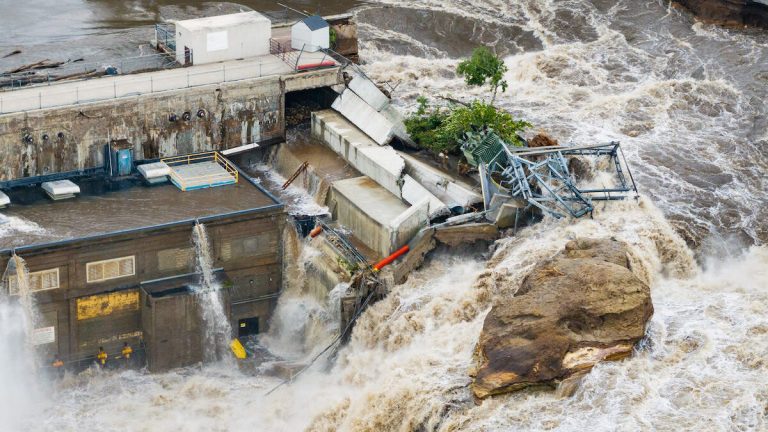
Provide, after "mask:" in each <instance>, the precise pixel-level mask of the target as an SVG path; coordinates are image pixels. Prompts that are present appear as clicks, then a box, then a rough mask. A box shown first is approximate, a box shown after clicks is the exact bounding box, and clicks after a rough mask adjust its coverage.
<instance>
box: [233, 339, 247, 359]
mask: <svg viewBox="0 0 768 432" xmlns="http://www.w3.org/2000/svg"><path fill="white" fill-rule="evenodd" d="M229 347H230V348H232V353H233V354H234V355H235V357H237V358H239V359H241V360H242V359H244V358H246V357H248V353H246V352H245V347H244V346H243V344H241V343H240V340H239V339H232V342H231V343H230V344H229Z"/></svg>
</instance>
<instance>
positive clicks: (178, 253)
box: [157, 248, 192, 271]
mask: <svg viewBox="0 0 768 432" xmlns="http://www.w3.org/2000/svg"><path fill="white" fill-rule="evenodd" d="M191 265H192V249H191V248H175V249H165V250H161V251H160V252H158V253H157V269H158V270H160V271H166V270H182V269H188V268H189V267H190V266H191Z"/></svg>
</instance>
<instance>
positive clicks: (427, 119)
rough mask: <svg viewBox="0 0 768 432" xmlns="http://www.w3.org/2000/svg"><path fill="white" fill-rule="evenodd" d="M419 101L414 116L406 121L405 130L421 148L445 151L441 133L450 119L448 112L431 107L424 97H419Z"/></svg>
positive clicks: (437, 151) (436, 151)
mask: <svg viewBox="0 0 768 432" xmlns="http://www.w3.org/2000/svg"><path fill="white" fill-rule="evenodd" d="M417 101H418V102H419V107H418V109H417V110H416V113H415V114H414V115H412V116H410V117H408V118H406V119H405V122H404V123H405V128H406V130H407V131H408V134H409V135H410V136H411V138H412V139H413V141H414V142H415V143H416V144H418V145H419V146H420V147H423V148H426V149H429V150H432V151H433V152H435V153H439V152H441V151H443V150H445V149H444V147H445V143H444V142H443V141H442V137H441V136H440V132H439V131H440V128H441V127H442V126H443V123H445V119H446V118H447V117H448V112H447V111H446V110H442V109H440V108H433V107H430V106H429V104H428V103H427V98H425V97H424V96H419V98H418V99H417Z"/></svg>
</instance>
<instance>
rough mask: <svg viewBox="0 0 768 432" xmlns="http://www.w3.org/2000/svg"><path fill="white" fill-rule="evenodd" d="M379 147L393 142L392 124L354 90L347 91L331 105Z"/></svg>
mask: <svg viewBox="0 0 768 432" xmlns="http://www.w3.org/2000/svg"><path fill="white" fill-rule="evenodd" d="M331 108H333V109H335V110H336V111H338V112H340V113H341V114H342V115H343V116H344V117H345V118H347V119H348V120H349V121H350V122H352V124H354V125H355V126H357V127H358V128H360V130H362V131H363V132H364V133H365V134H366V135H368V136H369V137H370V138H371V139H372V140H374V141H375V142H376V143H377V144H379V145H386V144H389V142H390V141H392V137H393V136H394V131H393V130H392V128H393V125H392V123H391V122H390V121H389V120H387V118H386V117H384V116H383V115H381V114H379V113H378V112H377V111H376V110H375V109H373V108H372V107H371V106H370V105H368V104H367V103H366V102H365V101H364V100H363V99H361V98H360V96H358V95H356V94H355V92H353V91H352V90H349V89H347V90H345V91H344V93H342V94H341V96H339V97H338V98H336V100H335V101H334V102H333V105H331Z"/></svg>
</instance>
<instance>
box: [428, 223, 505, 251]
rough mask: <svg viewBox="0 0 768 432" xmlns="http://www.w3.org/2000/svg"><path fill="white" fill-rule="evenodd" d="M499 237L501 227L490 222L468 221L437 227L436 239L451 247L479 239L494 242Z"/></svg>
mask: <svg viewBox="0 0 768 432" xmlns="http://www.w3.org/2000/svg"><path fill="white" fill-rule="evenodd" d="M498 238H499V229H498V228H497V227H496V225H494V224H490V223H467V224H463V225H453V226H440V227H437V228H435V239H437V241H439V242H440V243H442V244H445V245H447V246H451V247H455V246H460V245H462V244H471V243H475V242H478V241H487V242H492V241H495V240H496V239H498Z"/></svg>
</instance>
